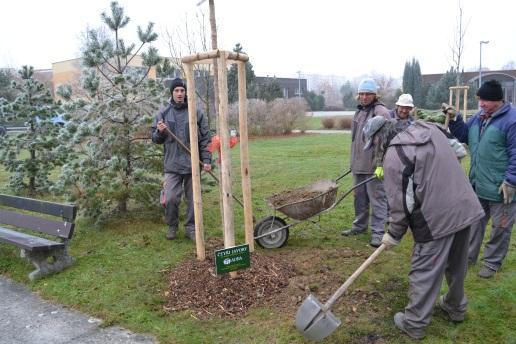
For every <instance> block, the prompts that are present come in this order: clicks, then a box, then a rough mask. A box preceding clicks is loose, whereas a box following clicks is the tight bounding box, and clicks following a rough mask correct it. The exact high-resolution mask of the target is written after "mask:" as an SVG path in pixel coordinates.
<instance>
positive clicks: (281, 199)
mask: <svg viewBox="0 0 516 344" xmlns="http://www.w3.org/2000/svg"><path fill="white" fill-rule="evenodd" d="M338 188H339V186H338V184H337V183H336V182H335V181H333V180H320V181H318V182H316V183H314V184H311V185H307V186H303V187H301V188H297V189H292V190H287V191H284V192H281V193H279V194H276V195H273V196H271V197H269V198H268V199H267V203H268V204H269V206H270V207H271V208H273V209H275V210H277V211H280V212H282V213H283V214H285V215H287V216H288V217H291V218H293V219H295V220H306V219H308V218H310V217H312V216H314V215H316V214H318V213H320V212H321V211H323V210H325V209H328V208H329V207H331V206H332V205H333V203H334V202H335V198H336V196H337V190H338Z"/></svg>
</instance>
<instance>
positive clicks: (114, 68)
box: [59, 2, 165, 222]
mask: <svg viewBox="0 0 516 344" xmlns="http://www.w3.org/2000/svg"><path fill="white" fill-rule="evenodd" d="M101 17H102V21H103V22H104V23H105V24H106V25H107V27H108V28H109V30H111V32H112V34H113V37H112V39H109V38H103V37H101V36H99V35H98V34H97V31H95V30H90V31H89V32H88V39H87V43H86V48H85V49H84V52H83V63H84V66H85V67H86V69H85V71H84V75H83V80H82V87H83V88H84V90H85V91H86V92H87V94H88V96H87V97H82V98H79V99H77V98H75V99H74V98H72V94H70V88H62V89H60V91H59V95H60V96H61V97H63V98H65V99H67V100H69V102H68V103H67V106H68V108H69V109H70V111H72V113H73V119H74V120H73V122H71V123H69V124H68V125H67V126H66V129H67V130H66V132H65V133H64V134H63V138H62V139H63V141H64V142H68V143H69V144H70V148H71V149H73V151H74V152H75V153H74V157H75V159H74V160H73V161H71V162H69V163H67V164H66V165H65V166H64V167H63V173H62V175H61V179H60V187H61V188H64V189H67V190H69V191H70V193H71V194H72V198H74V199H75V201H76V202H77V203H78V204H79V206H80V209H82V210H83V212H84V213H85V215H86V216H87V217H90V218H94V219H96V220H97V222H99V221H103V220H105V219H107V218H108V217H109V216H111V215H112V214H114V213H118V214H123V213H126V212H128V211H129V210H130V205H133V206H135V207H138V208H139V209H144V208H146V207H149V205H156V204H157V199H158V194H159V192H158V190H159V187H160V184H159V179H158V178H157V173H159V171H160V170H161V163H160V160H161V154H160V151H159V150H158V148H157V147H155V145H153V144H152V143H150V140H149V127H150V123H151V121H152V117H153V114H154V113H155V112H156V111H157V109H158V107H159V105H160V104H161V103H162V101H163V99H165V93H164V90H163V87H162V86H161V83H160V82H158V81H156V80H154V79H152V78H150V77H149V72H150V71H151V69H152V67H155V66H156V65H157V64H158V63H159V62H160V58H159V57H158V54H157V50H156V49H155V48H153V47H150V46H149V44H150V43H151V42H153V41H155V40H156V39H157V34H156V33H154V32H153V24H152V23H149V24H148V26H147V28H146V29H145V30H144V29H142V28H141V27H139V26H138V37H139V40H140V42H139V44H138V48H137V49H136V50H135V47H136V46H135V44H126V43H125V41H124V40H123V39H122V38H121V36H120V33H121V29H123V28H124V27H125V26H126V25H127V23H129V17H126V16H125V14H124V10H123V8H122V7H120V6H119V5H118V3H117V2H112V3H111V13H110V14H106V13H102V16H101ZM145 46H149V47H148V48H147V50H146V51H145V52H142V49H143V48H144V47H145ZM140 52H141V56H138V55H137V54H138V53H140ZM137 59H140V60H141V65H139V64H138V65H131V61H133V60H137Z"/></svg>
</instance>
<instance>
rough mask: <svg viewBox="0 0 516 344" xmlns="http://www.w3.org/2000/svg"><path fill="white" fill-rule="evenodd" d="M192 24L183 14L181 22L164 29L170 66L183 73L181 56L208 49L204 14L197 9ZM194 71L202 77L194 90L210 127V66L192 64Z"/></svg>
mask: <svg viewBox="0 0 516 344" xmlns="http://www.w3.org/2000/svg"><path fill="white" fill-rule="evenodd" d="M193 23H194V24H193V25H191V21H190V20H189V18H188V15H185V19H184V21H183V22H182V23H180V24H178V25H177V26H176V27H174V28H172V29H169V28H167V29H166V30H165V36H166V41H167V45H168V49H169V52H170V56H171V57H172V58H171V60H170V63H171V65H172V67H173V68H174V69H176V70H179V71H180V72H181V75H184V70H183V65H182V63H181V57H182V56H186V55H192V54H195V53H198V52H206V51H208V26H207V20H206V15H205V14H204V13H203V12H202V11H199V12H198V13H196V15H195V21H194V22H193ZM194 73H195V75H196V76H200V77H202V80H203V85H202V87H200V88H198V89H197V90H196V94H197V98H198V99H200V100H201V101H202V103H203V106H204V112H205V113H206V116H207V117H208V121H209V122H210V127H211V116H210V113H211V108H210V95H211V94H212V93H210V66H209V65H206V64H203V65H199V64H195V65H194Z"/></svg>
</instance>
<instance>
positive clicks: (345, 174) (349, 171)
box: [335, 169, 351, 182]
mask: <svg viewBox="0 0 516 344" xmlns="http://www.w3.org/2000/svg"><path fill="white" fill-rule="evenodd" d="M350 173H351V169H350V170H348V171H347V172H346V173H344V174H343V175H342V176H340V177H339V178H337V179H335V181H336V182H338V181H339V180H341V179H342V178H344V177H345V176H347V175H348V174H350Z"/></svg>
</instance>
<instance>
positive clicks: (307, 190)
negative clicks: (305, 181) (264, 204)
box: [268, 180, 337, 209]
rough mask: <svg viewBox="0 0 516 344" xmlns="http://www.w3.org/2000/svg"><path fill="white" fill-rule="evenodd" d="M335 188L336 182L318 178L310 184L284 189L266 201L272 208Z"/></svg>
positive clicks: (316, 195)
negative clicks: (318, 179)
mask: <svg viewBox="0 0 516 344" xmlns="http://www.w3.org/2000/svg"><path fill="white" fill-rule="evenodd" d="M335 189H337V184H336V183H335V182H333V181H330V180H320V181H318V182H316V183H314V184H312V185H308V186H304V187H301V188H297V189H292V190H286V191H284V192H282V193H279V194H276V195H274V196H271V197H270V198H269V199H268V201H269V203H270V204H271V205H272V207H273V208H276V209H278V208H281V207H283V206H285V205H287V204H291V203H296V202H303V201H307V200H309V199H312V198H315V197H318V196H321V195H323V194H325V193H328V192H330V191H333V190H335Z"/></svg>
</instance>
